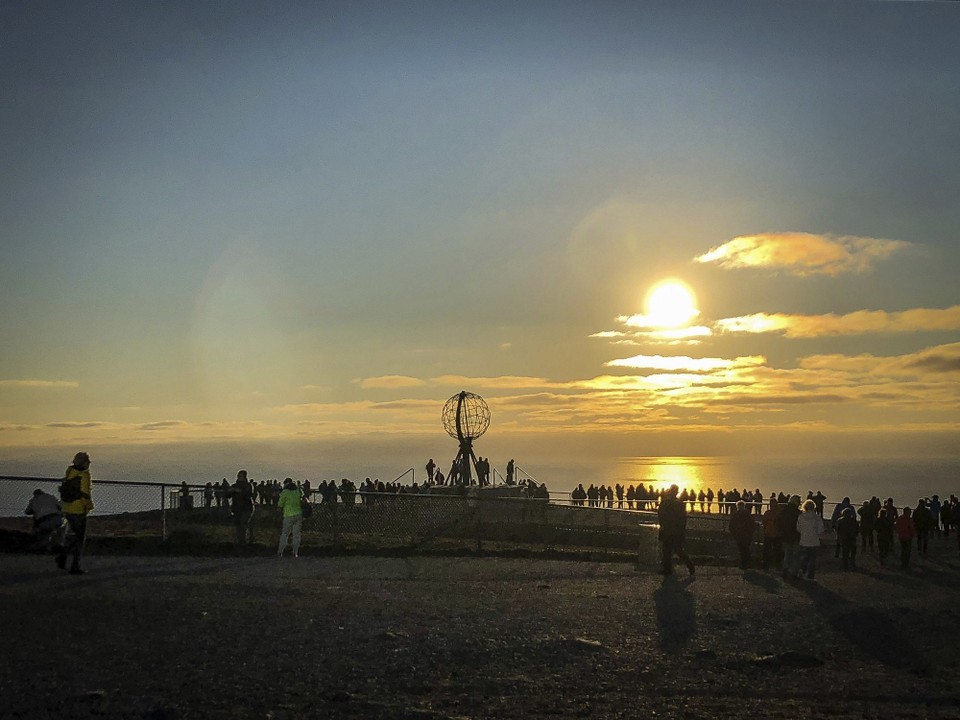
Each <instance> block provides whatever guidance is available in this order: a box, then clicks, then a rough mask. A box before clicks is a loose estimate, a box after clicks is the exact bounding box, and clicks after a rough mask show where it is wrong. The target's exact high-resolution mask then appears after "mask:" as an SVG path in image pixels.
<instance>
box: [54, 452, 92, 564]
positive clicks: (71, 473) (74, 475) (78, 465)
mask: <svg viewBox="0 0 960 720" xmlns="http://www.w3.org/2000/svg"><path fill="white" fill-rule="evenodd" d="M92 493H93V482H92V481H91V479H90V456H89V455H87V453H85V452H78V453H77V454H76V455H74V456H73V464H72V465H71V466H70V467H68V468H67V471H66V473H65V474H64V476H63V482H61V483H60V507H61V509H62V510H63V516H64V517H65V518H66V520H67V527H68V528H69V530H70V532H71V533H72V535H70V536H69V539H68V540H67V541H66V542H65V543H64V544H63V545H62V546H61V548H60V552H59V553H58V554H57V567H58V568H60V569H61V570H64V569H65V568H66V567H67V557H68V556H70V555H72V556H73V560H72V562H71V563H70V574H71V575H82V574H83V573H84V572H85V570H84V569H83V567H82V565H83V546H84V543H85V542H86V539H87V515H89V514H90V512H91V511H92V510H93V495H92Z"/></svg>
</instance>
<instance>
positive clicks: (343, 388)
mask: <svg viewBox="0 0 960 720" xmlns="http://www.w3.org/2000/svg"><path fill="white" fill-rule="evenodd" d="M957 37H960V4H957V3H938V2H832V1H831V2H816V1H812V2H740V1H737V2H724V1H722V0H721V1H717V2H663V3H658V2H644V3H632V2H630V3H628V2H591V3H572V2H571V3H568V2H524V3H514V2H502V3H500V2H462V3H446V2H436V3H433V2H398V3H364V2H349V3H348V2H344V3H338V2H323V3H301V2H232V3H206V2H196V1H191V2H151V3H147V2H126V1H123V2H119V1H118V2H97V3H86V2H78V3H68V4H63V3H53V2H19V1H17V2H5V3H3V4H2V5H0V127H2V128H3V132H2V133H0V166H2V167H3V172H2V173H0V243H2V251H3V261H2V263H0V307H2V308H3V312H2V314H0V333H2V337H3V352H2V353H0V472H2V471H3V470H4V462H3V460H4V458H6V459H7V461H8V463H9V465H8V466H9V467H12V466H13V464H14V461H15V460H16V459H17V458H24V457H29V458H34V459H36V458H41V457H43V458H53V460H52V462H53V464H54V466H56V467H60V466H62V465H63V464H64V462H63V461H64V460H69V458H70V457H72V452H73V450H74V449H80V448H83V449H86V450H88V451H89V452H91V454H92V455H93V456H94V458H95V460H96V459H97V458H98V457H99V458H104V457H105V456H111V455H112V456H115V457H118V458H119V457H123V458H124V462H126V463H127V464H128V466H129V467H132V466H134V465H138V464H139V465H148V466H149V465H151V464H154V465H159V466H163V467H169V466H171V465H175V464H178V463H179V464H187V465H188V464H190V463H192V462H199V459H200V458H203V457H205V454H206V453H210V454H211V456H213V455H215V456H216V457H218V458H221V457H229V458H230V462H231V463H241V464H251V465H253V466H255V467H257V466H259V467H261V468H267V467H268V466H269V467H270V468H271V471H272V470H273V468H275V467H277V466H282V465H283V462H284V458H285V457H292V456H293V455H295V454H297V453H300V455H298V457H301V456H302V457H310V458H312V459H311V462H314V463H321V464H322V463H327V464H328V465H330V464H336V463H337V462H344V461H343V460H334V459H333V458H346V457H353V458H355V460H354V463H355V466H360V465H362V462H363V461H362V460H360V459H356V458H370V459H371V462H373V458H379V457H382V456H390V457H391V458H392V460H391V462H394V463H395V464H396V465H397V466H398V467H401V468H402V467H405V466H406V465H407V464H414V463H420V462H421V461H425V457H422V456H425V455H426V454H430V455H434V454H435V455H438V456H440V457H441V458H445V457H446V456H447V455H448V456H449V459H452V458H453V456H454V455H455V454H456V449H457V448H456V443H455V442H454V441H453V440H451V439H450V438H449V437H447V435H446V434H445V433H444V430H443V427H442V425H441V421H440V420H441V412H442V409H443V405H444V403H445V402H446V401H447V400H448V398H450V397H452V396H453V395H455V394H457V393H458V392H460V391H461V390H467V391H469V392H473V393H476V394H478V395H480V396H482V397H483V398H484V400H485V401H486V403H487V404H488V406H489V409H490V414H491V422H490V427H489V429H488V430H487V433H486V435H485V436H484V437H483V438H480V439H478V440H477V441H476V448H477V451H478V454H480V455H482V456H483V455H485V456H488V457H490V456H492V460H491V462H492V464H493V465H494V467H495V468H500V469H501V472H502V468H503V466H504V465H505V464H506V460H507V459H508V458H509V457H514V456H516V457H518V458H522V459H524V465H529V466H534V465H535V463H536V462H537V461H539V460H541V459H544V458H551V459H557V458H562V457H568V456H569V457H576V458H578V459H581V460H587V461H589V460H590V459H592V458H593V459H596V460H597V462H600V461H602V460H603V459H605V458H611V457H620V456H658V455H667V456H712V455H718V456H719V455H723V456H730V455H733V456H754V455H760V456H779V455H784V456H805V455H810V456H821V455H824V454H832V453H833V454H848V453H855V454H860V455H865V456H884V455H887V454H890V455H900V456H903V455H911V454H918V455H951V456H956V455H957V454H958V453H960V450H958V448H960V443H958V442H957V430H958V426H960V402H958V401H960V383H958V380H960V291H958V283H957V276H958V273H960V237H958V233H960V203H958V202H957V200H956V198H957V194H958V190H960V164H958V163H957V158H958V157H960V132H958V128H960V93H958V92H957V88H958V87H960V43H957V42H956V38H957ZM665 282H666V286H665V287H666V290H665V291H662V292H660V293H659V294H656V295H654V296H651V295H650V293H651V290H652V289H654V288H656V287H660V288H661V290H662V288H663V287H664V285H663V283H665ZM671 282H672V284H671ZM518 462H520V461H519V460H518ZM417 467H419V464H418V465H417ZM115 470H116V471H117V472H122V468H120V467H115ZM331 471H332V470H331ZM264 472H266V470H264ZM278 472H280V473H281V474H282V472H283V471H282V469H281V470H278ZM224 474H226V471H225V472H224Z"/></svg>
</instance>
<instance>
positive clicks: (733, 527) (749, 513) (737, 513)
mask: <svg viewBox="0 0 960 720" xmlns="http://www.w3.org/2000/svg"><path fill="white" fill-rule="evenodd" d="M755 530H756V525H755V524H754V522H753V506H752V505H749V506H748V505H747V504H746V503H745V502H744V501H743V500H738V501H737V507H736V509H735V510H734V511H733V514H732V515H731V516H730V534H731V535H733V539H734V540H735V541H736V543H737V551H738V552H739V553H740V569H741V570H746V569H747V568H749V567H750V551H751V548H752V546H753V534H754V531H755Z"/></svg>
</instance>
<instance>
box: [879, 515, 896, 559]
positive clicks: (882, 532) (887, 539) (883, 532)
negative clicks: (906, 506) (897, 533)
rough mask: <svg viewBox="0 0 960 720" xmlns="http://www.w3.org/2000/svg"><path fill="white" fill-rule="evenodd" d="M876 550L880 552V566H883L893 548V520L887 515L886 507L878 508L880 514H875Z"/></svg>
mask: <svg viewBox="0 0 960 720" xmlns="http://www.w3.org/2000/svg"><path fill="white" fill-rule="evenodd" d="M876 530H877V551H878V552H879V553H880V567H883V565H884V561H885V560H886V559H887V556H888V555H889V554H890V550H891V549H892V548H893V520H892V519H890V518H889V517H887V509H886V508H885V507H883V508H880V514H879V515H877V522H876Z"/></svg>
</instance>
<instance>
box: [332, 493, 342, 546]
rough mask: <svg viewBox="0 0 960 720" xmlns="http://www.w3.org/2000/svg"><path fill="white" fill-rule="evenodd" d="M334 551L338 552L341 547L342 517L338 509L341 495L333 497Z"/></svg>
mask: <svg viewBox="0 0 960 720" xmlns="http://www.w3.org/2000/svg"><path fill="white" fill-rule="evenodd" d="M332 504H333V549H334V550H336V549H337V547H338V546H339V545H340V521H339V520H340V516H339V512H340V511H339V510H338V509H337V508H338V507H339V505H340V497H339V494H337V495H334V496H333V503H332Z"/></svg>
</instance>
